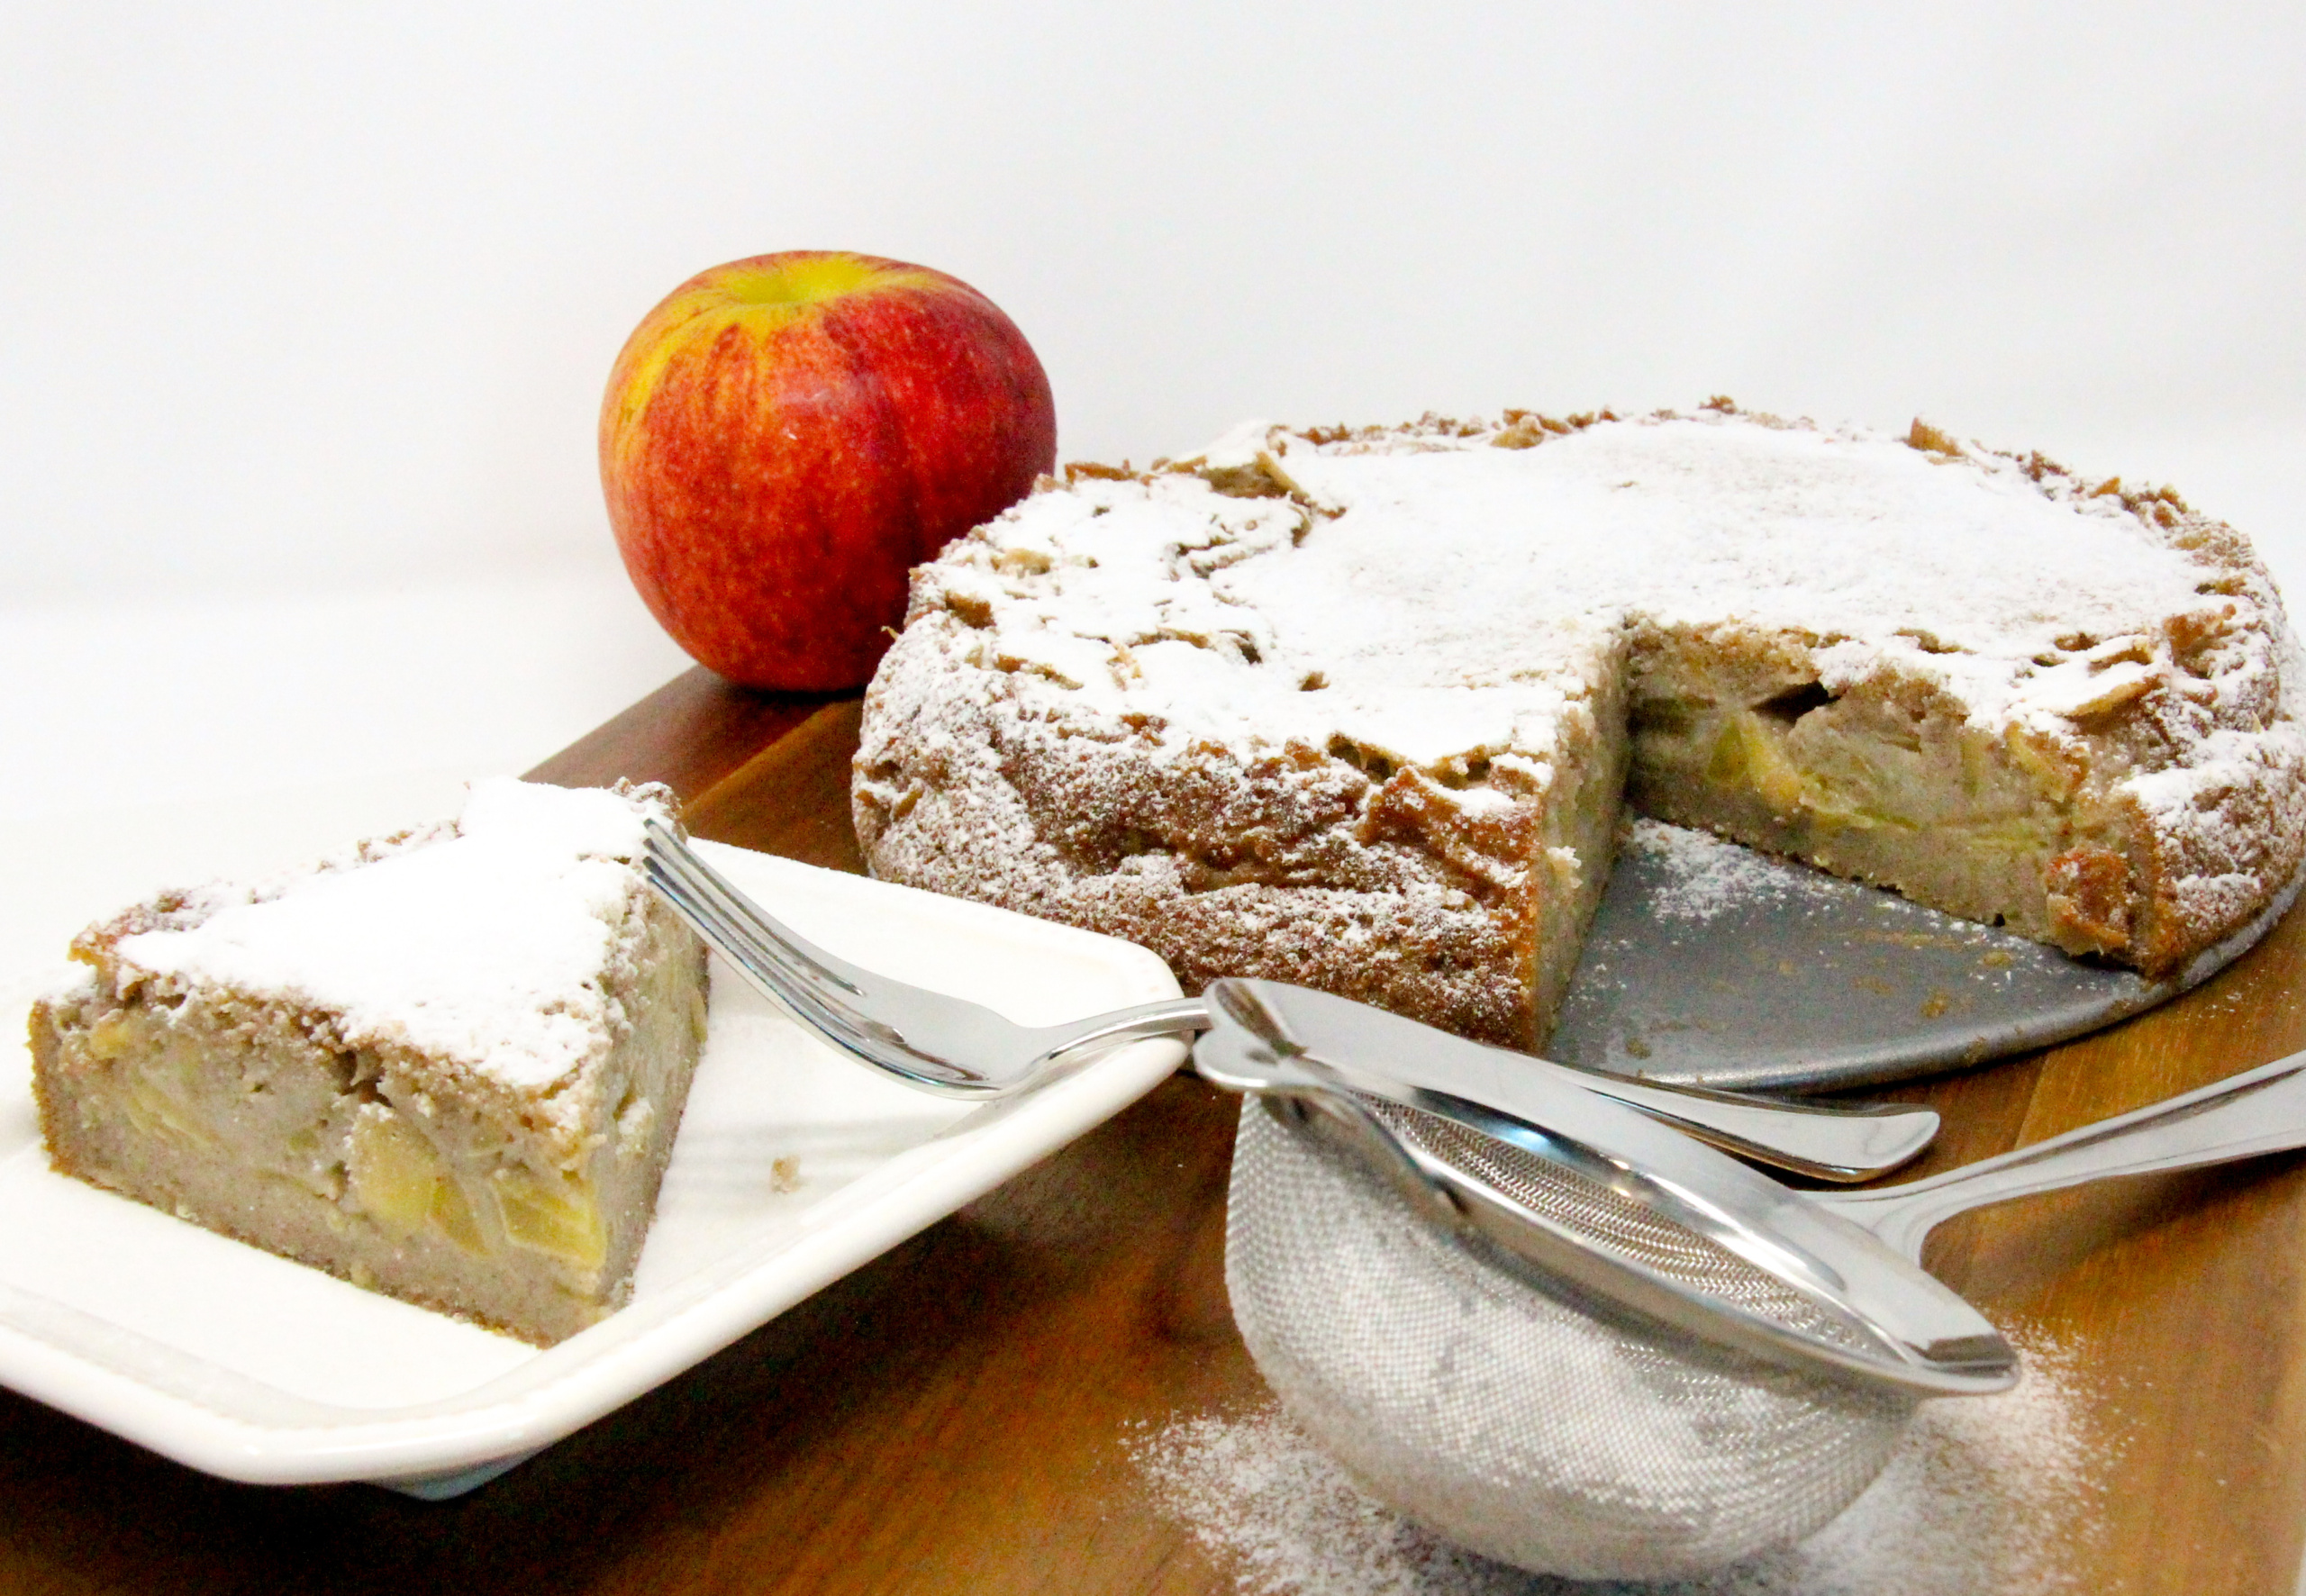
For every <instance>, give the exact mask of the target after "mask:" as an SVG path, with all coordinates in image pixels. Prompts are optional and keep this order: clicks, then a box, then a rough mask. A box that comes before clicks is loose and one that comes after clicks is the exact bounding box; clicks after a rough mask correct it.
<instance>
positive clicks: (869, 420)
mask: <svg viewBox="0 0 2306 1596" xmlns="http://www.w3.org/2000/svg"><path fill="white" fill-rule="evenodd" d="M1056 461H1057V412H1056V407H1055V405H1054V404H1052V403H1051V401H1050V398H1049V378H1048V376H1045V375H1044V374H1043V373H1042V371H1041V365H1040V361H1039V360H1038V359H1036V358H1034V357H1033V351H1032V349H1031V347H1030V345H1028V344H1027V343H1026V342H1025V338H1024V334H1022V333H1021V332H1019V331H1017V328H1016V325H1015V323H1013V322H1011V321H1010V320H1009V318H1008V317H1006V316H1004V315H1003V314H1002V313H1001V312H1000V310H999V309H998V307H996V306H995V305H994V304H993V302H992V301H991V300H989V299H987V298H985V295H982V294H979V293H978V292H977V291H976V289H974V288H972V287H970V286H968V285H967V284H966V283H963V282H960V281H958V280H957V279H955V278H952V277H947V276H946V275H945V274H944V273H942V272H940V271H931V269H930V268H927V267H921V266H907V265H905V264H904V263H903V262H902V261H896V260H883V259H880V258H876V257H874V256H871V255H849V254H843V253H838V252H828V251H821V250H810V249H795V250H790V251H787V252H785V253H784V254H780V255H759V256H755V257H754V258H751V259H749V260H735V261H731V262H730V263H729V264H728V265H726V266H716V267H714V268H713V269H712V270H710V271H706V272H700V273H699V274H697V275H696V276H695V277H691V278H690V279H689V280H688V281H687V282H685V283H683V284H682V285H681V286H679V287H677V288H676V289H674V290H673V292H672V293H671V294H670V295H668V296H667V298H666V300H665V302H664V303H663V304H659V305H658V307H657V308H656V309H655V310H653V311H651V312H649V315H648V318H647V319H646V320H645V321H643V322H641V323H640V327H639V328H637V329H636V330H635V331H633V334H632V336H631V338H630V339H629V340H626V342H625V346H624V350H623V352H622V354H620V355H619V356H618V357H617V361H616V367H615V369H614V370H613V371H612V372H611V373H610V374H609V388H608V395H607V397H606V398H605V399H604V401H603V403H602V405H601V485H602V486H603V488H604V489H605V490H606V492H607V494H608V502H609V522H610V524H611V525H612V526H613V528H614V529H615V530H616V540H617V548H618V549H620V550H621V551H622V554H623V556H624V568H625V569H626V570H627V571H629V572H631V576H632V580H633V584H634V585H636V586H637V587H639V588H640V596H641V598H642V599H643V600H644V601H646V602H647V603H648V605H649V611H650V612H651V613H653V614H654V615H655V616H656V617H657V619H658V621H660V622H661V623H662V624H663V626H664V628H665V630H667V631H668V632H670V633H672V635H673V639H674V640H675V641H676V642H677V643H679V644H680V646H681V647H682V648H685V649H687V650H688V651H689V653H690V654H692V655H694V656H695V657H696V658H697V659H698V660H699V661H700V662H702V663H703V664H704V665H707V666H710V667H712V668H713V669H714V670H716V671H718V672H720V673H721V674H722V676H727V677H728V678H729V679H730V680H731V681H735V682H741V683H744V684H746V685H749V686H755V687H783V688H796V689H799V688H836V687H853V686H856V685H859V684H860V683H862V682H864V681H865V680H867V678H868V677H869V676H871V675H872V673H873V666H874V663H875V662H876V660H878V659H879V658H880V657H881V653H882V650H883V649H885V648H887V647H888V642H889V634H888V630H887V629H889V628H892V627H894V626H895V625H896V624H897V623H898V622H899V621H901V620H902V619H903V615H904V603H905V574H906V572H907V571H909V570H910V569H911V568H912V567H913V566H916V565H918V564H920V563H921V561H922V560H925V559H927V558H930V557H931V555H934V554H935V553H936V552H937V551H938V550H939V549H942V548H943V547H944V546H945V545H946V543H948V542H949V541H950V540H952V539H954V538H956V537H958V536H959V535H960V534H961V533H963V532H966V531H967V530H969V529H970V528H971V527H973V526H976V525H978V524H980V523H981V522H984V521H990V520H991V519H992V518H993V517H994V516H995V515H998V514H999V513H1000V512H1002V511H1003V510H1005V509H1007V508H1008V507H1009V506H1010V505H1011V504H1013V503H1016V502H1017V501H1018V500H1019V499H1021V498H1022V497H1023V496H1024V495H1025V494H1026V492H1027V491H1028V490H1029V489H1030V488H1031V486H1032V485H1033V478H1034V477H1035V476H1039V475H1040V473H1042V472H1045V471H1048V470H1049V469H1050V468H1051V467H1053V466H1054V465H1055V464H1056Z"/></svg>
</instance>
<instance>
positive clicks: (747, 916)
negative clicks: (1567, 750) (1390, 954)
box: [643, 821, 1938, 1183]
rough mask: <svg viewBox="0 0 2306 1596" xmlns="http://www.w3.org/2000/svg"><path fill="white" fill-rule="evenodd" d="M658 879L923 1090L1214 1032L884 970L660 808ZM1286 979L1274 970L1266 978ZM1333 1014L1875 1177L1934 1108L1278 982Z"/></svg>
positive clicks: (1366, 1069)
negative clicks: (906, 978) (1640, 1062)
mask: <svg viewBox="0 0 2306 1596" xmlns="http://www.w3.org/2000/svg"><path fill="white" fill-rule="evenodd" d="M648 832H649V834H648V850H647V857H646V858H645V860H644V861H643V868H644V871H645V873H646V875H648V878H649V884H650V885H652V886H653V887H655V888H656V889H657V891H658V893H660V894H662V895H663V897H664V898H665V900H666V902H668V903H669V904H671V905H672V907H673V909H674V910H675V911H676V912H677V913H679V914H680V916H681V917H682V918H683V919H684V920H686V921H687V922H688V923H689V925H690V926H692V927H693V928H694V929H695V930H696V932H697V934H698V935H699V936H700V937H702V938H704V940H705V942H706V943H707V944H708V945H710V946H711V947H712V948H714V949H716V950H717V951H718V952H720V953H721V955H722V957H724V958H726V959H727V960H728V961H729V963H730V964H731V966H733V967H734V968H735V969H736V970H737V972H738V973H739V974H740V975H742V976H743V977H744V978H745V979H746V980H747V981H748V982H749V983H750V984H752V985H753V986H754V987H756V988H757V989H758V990H759V991H760V992H761V993H762V994H763V995H764V996H766V997H767V998H768V999H770V1001H772V1002H775V1003H776V1004H777V1005H778V1006H779V1007H781V1008H784V1009H785V1010H787V1011H790V1012H792V1013H793V1014H794V1015H795V1016H796V1017H797V1018H799V1019H800V1020H802V1021H803V1023H805V1024H807V1025H808V1026H810V1027H811V1028H812V1029H814V1030H816V1031H818V1032H819V1033H820V1034H822V1036H824V1037H825V1038H827V1039H828V1040H830V1041H831V1042H832V1043H833V1044H834V1045H835V1046H837V1047H840V1048H841V1049H842V1050H843V1051H844V1052H846V1053H848V1054H849V1056H852V1057H854V1058H857V1059H859V1060H861V1061H862V1062H864V1063H865V1064H867V1065H869V1066H872V1067H874V1068H876V1069H878V1070H882V1071H885V1072H886V1073H887V1074H890V1075H895V1076H897V1077H898V1078H900V1079H902V1080H903V1081H905V1082H907V1083H908V1084H912V1085H914V1086H917V1087H920V1088H921V1089H923V1090H925V1091H930V1092H936V1093H945V1094H948V1095H951V1096H957V1097H982V1098H994V1097H1002V1096H1006V1095H1008V1094H1010V1093H1016V1092H1020V1091H1022V1090H1024V1089H1025V1088H1027V1087H1029V1086H1031V1085H1033V1084H1036V1083H1038V1082H1040V1081H1042V1080H1046V1079H1048V1078H1049V1077H1050V1076H1052V1075H1057V1074H1059V1073H1062V1072H1064V1071H1066V1070H1068V1069H1070V1068H1072V1067H1074V1066H1076V1065H1078V1064H1081V1063H1085V1062H1086V1061H1087V1060H1088V1059H1090V1058H1091V1057H1094V1056H1095V1055H1097V1054H1098V1053H1100V1052H1103V1051H1104V1050H1106V1049H1109V1048H1111V1047H1118V1046H1120V1045H1121V1044H1122V1043H1124V1042H1129V1041H1133V1040H1136V1039H1138V1038H1144V1037H1155V1036H1176V1035H1179V1034H1185V1033H1192V1032H1198V1031H1203V1030H1207V1029H1209V1028H1210V1027H1211V1026H1212V1024H1213V1023H1214V1022H1215V1021H1214V1020H1212V1015H1211V1012H1210V1010H1209V1007H1208V1005H1207V1003H1206V1002H1205V1001H1204V1000H1203V999H1200V998H1178V999H1175V1000H1172V1001H1170V1002H1158V1003H1148V1004H1144V1005H1140V1006H1139V1007H1136V1008H1131V1009H1122V1010H1118V1011H1114V1012H1112V1013H1108V1014H1100V1015H1094V1016H1092V1017H1090V1018H1088V1019H1085V1020H1073V1021H1071V1022H1069V1023H1067V1024H1064V1025H1058V1026H1046V1027H1031V1026H1021V1025H1019V1024H1016V1023H1015V1022H1014V1021H1012V1020H1006V1019H1004V1018H1003V1017H1002V1016H1001V1015H998V1014H996V1013H994V1011H991V1010H990V1009H986V1008H985V1007H983V1006H982V1005H979V1004H976V1003H972V1002H968V1001H967V1000H966V999H963V998H956V997H950V996H948V995H946V994H944V993H933V992H928V991H925V990H923V989H921V988H920V987H917V986H912V985H910V984H906V983H904V982H902V981H897V980H894V979H892V978H890V977H889V976H886V975H876V974H875V973H873V972H871V971H869V970H865V969H862V968H860V967H858V966H855V965H852V964H850V963H849V962H848V961H846V960H844V959H841V958H840V957H836V956H834V955H832V954H830V953H827V952H825V951H824V950H823V949H822V948H817V947H816V946H814V945H813V944H812V943H810V942H808V941H807V940H805V939H803V938H801V937H799V936H797V935H795V934H794V932H793V931H792V930H790V929H787V928H786V927H785V926H783V925H782V924H780V923H779V922H778V921H777V920H776V919H775V918H774V917H773V916H771V915H770V914H769V913H768V912H767V911H765V910H763V909H762V908H761V907H760V906H759V905H758V904H757V903H755V902H752V901H751V900H750V899H749V898H748V897H746V896H745V894H744V893H741V892H740V891H739V890H738V889H737V888H736V886H735V885H733V884H731V883H730V882H729V880H728V879H727V878H726V877H724V876H722V875H721V874H720V872H718V871H716V870H714V869H713V866H710V865H708V864H707V863H705V862H704V859H703V858H701V857H698V855H697V854H696V852H695V850H694V849H692V848H689V847H688V845H687V844H686V842H685V841H684V840H683V839H681V838H680V837H679V836H678V835H677V834H676V832H674V831H673V830H670V829H669V828H667V827H664V826H661V825H658V823H657V822H655V821H649V827H648ZM1257 985H1260V986H1277V984H1275V983H1257ZM1281 990H1286V991H1289V992H1292V993H1296V994H1297V997H1298V1000H1299V1001H1300V1002H1301V1006H1303V1005H1305V1004H1311V1005H1313V1006H1314V1007H1316V1008H1318V1009H1319V1010H1320V1011H1321V1012H1322V1013H1324V1014H1325V1015H1328V1016H1329V1017H1330V1018H1329V1022H1328V1025H1327V1029H1326V1034H1327V1035H1328V1037H1329V1042H1328V1047H1327V1050H1328V1053H1329V1055H1330V1056H1331V1057H1332V1058H1336V1059H1340V1060H1349V1068H1350V1070H1351V1072H1352V1073H1353V1074H1355V1075H1357V1076H1368V1077H1372V1078H1375V1079H1379V1080H1382V1081H1385V1082H1391V1083H1394V1084H1398V1085H1400V1086H1403V1087H1409V1088H1415V1089H1419V1090H1421V1091H1424V1092H1428V1093H1441V1094H1443V1095H1445V1096H1447V1097H1448V1098H1451V1099H1457V1100H1462V1101H1464V1102H1469V1103H1475V1104H1479V1105H1481V1106H1482V1107H1484V1108H1485V1109H1488V1110H1491V1111H1494V1112H1497V1113H1502V1114H1504V1115H1506V1116H1508V1117H1510V1118H1512V1119H1515V1120H1532V1119H1533V1118H1534V1117H1535V1111H1539V1110H1540V1109H1541V1108H1542V1105H1543V1104H1544V1103H1545V1102H1548V1101H1550V1099H1549V1098H1548V1097H1545V1096H1539V1097H1536V1098H1532V1097H1531V1096H1530V1094H1529V1093H1528V1092H1527V1090H1526V1088H1525V1083H1527V1082H1530V1081H1544V1082H1550V1083H1554V1084H1556V1086H1557V1088H1558V1086H1559V1085H1562V1084H1574V1085H1576V1086H1579V1087H1582V1088H1584V1089H1585V1090H1587V1091H1590V1092H1594V1093H1601V1094H1602V1095H1604V1096H1606V1097H1610V1098H1612V1099H1614V1100H1616V1101H1618V1102H1623V1103H1625V1104H1627V1105H1629V1106H1630V1107H1632V1108H1635V1109H1638V1110H1639V1111H1641V1112H1643V1113H1645V1114H1648V1115H1649V1116H1651V1117H1652V1118H1654V1119H1657V1120H1662V1121H1664V1122H1665V1123H1666V1124H1669V1125H1671V1126H1673V1127H1674V1128H1675V1129H1678V1130H1682V1131H1684V1132H1686V1133H1687V1134H1688V1135H1691V1136H1693V1137H1696V1138H1700V1139H1701V1140H1704V1141H1707V1142H1710V1143H1711V1144H1713V1145H1714V1146H1716V1147H1722V1148H1724V1149H1726V1150H1728V1151H1730V1152H1733V1153H1737V1154H1739V1155H1740V1156H1745V1157H1748V1158H1752V1159H1754V1160H1756V1161H1757V1162H1760V1163H1766V1164H1769V1165H1775V1166H1776V1167H1778V1168H1782V1169H1786V1170H1790V1171H1792V1172H1793V1173H1796V1174H1804V1175H1808V1176H1811V1177H1812V1178H1814V1179H1819V1180H1826V1181H1832V1182H1836V1183H1849V1182H1855V1181H1863V1180H1869V1179H1872V1178H1873V1177H1875V1176H1876V1175H1879V1174H1884V1173H1886V1172H1887V1171H1889V1170H1892V1169H1894V1168H1896V1167H1898V1166H1899V1165H1902V1164H1904V1163H1906V1162H1907V1161H1908V1160H1910V1159H1911V1158H1912V1157H1913V1156H1915V1155H1916V1154H1918V1153H1920V1151H1921V1150H1922V1149H1923V1148H1924V1147H1927V1146H1929V1142H1930V1139H1931V1138H1933V1137H1934V1136H1936V1135H1937V1133H1938V1114H1937V1112H1936V1111H1934V1110H1931V1109H1927V1108H1920V1107H1914V1106H1911V1105H1900V1104H1862V1105H1854V1106H1841V1105H1837V1106H1834V1107H1824V1106H1820V1105H1815V1104H1810V1103H1798V1102H1773V1101H1770V1100H1767V1099H1763V1098H1757V1097H1751V1096H1747V1095H1744V1094H1741V1093H1730V1092H1718V1091H1713V1090H1710V1089H1707V1088H1703V1087H1693V1086H1661V1085H1653V1084H1646V1083H1643V1082H1639V1081H1632V1080H1628V1079H1626V1078H1624V1077H1622V1076H1618V1075H1605V1074H1602V1073H1601V1072H1598V1071H1593V1070H1584V1069H1577V1068H1575V1067H1573V1066H1567V1065H1559V1064H1555V1063H1552V1062H1550V1061H1548V1060H1546V1059H1541V1058H1535V1057H1532V1056H1530V1055H1527V1054H1523V1053H1516V1052H1512V1051H1511V1050H1509V1049H1506V1048H1503V1047H1487V1046H1484V1045H1483V1044H1481V1043H1478V1042H1469V1041H1466V1039H1464V1038H1460V1037H1455V1036H1451V1035H1449V1034H1448V1032H1446V1031H1442V1030H1438V1029H1434V1028H1433V1027H1431V1026H1429V1025H1423V1024H1420V1023H1419V1022H1417V1021H1415V1020H1405V1019H1403V1018H1402V1017H1401V1016H1399V1015H1395V1014H1389V1013H1387V1012H1385V1011H1383V1010H1380V1009H1375V1008H1373V1007H1371V1006H1370V1005H1368V1004H1366V1003H1357V1002H1351V1001H1349V1000H1348V999H1344V998H1338V997H1331V996H1329V995H1328V994H1325V993H1312V992H1306V991H1304V990H1303V989H1302V988H1282V989H1281Z"/></svg>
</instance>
